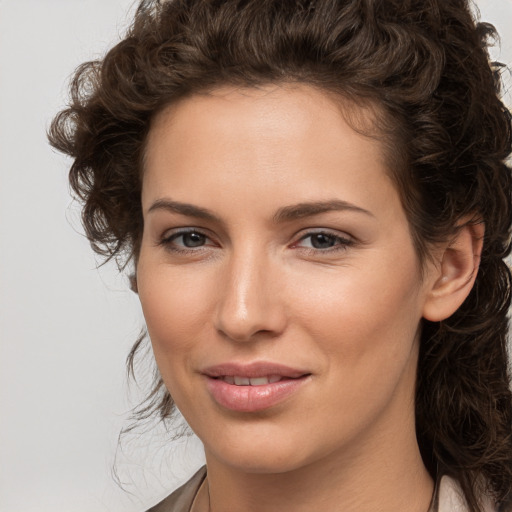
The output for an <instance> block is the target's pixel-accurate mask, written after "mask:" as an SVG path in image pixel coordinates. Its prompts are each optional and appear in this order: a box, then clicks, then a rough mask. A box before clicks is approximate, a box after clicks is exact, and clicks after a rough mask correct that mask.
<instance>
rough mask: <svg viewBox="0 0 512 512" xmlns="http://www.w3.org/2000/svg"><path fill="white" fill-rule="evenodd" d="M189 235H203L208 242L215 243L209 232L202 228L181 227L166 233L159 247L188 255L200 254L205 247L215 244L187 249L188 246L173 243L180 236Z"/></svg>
mask: <svg viewBox="0 0 512 512" xmlns="http://www.w3.org/2000/svg"><path fill="white" fill-rule="evenodd" d="M189 233H197V234H198V235H202V236H204V237H205V238H206V240H209V241H210V242H212V241H213V239H212V237H211V236H210V235H208V233H207V230H204V229H202V228H196V227H194V226H187V227H181V228H172V229H168V230H166V231H164V233H163V234H162V236H161V237H160V239H159V240H158V242H157V245H159V246H163V247H164V248H166V249H168V250H170V251H173V252H178V253H180V252H181V253H187V252H198V251H201V250H202V249H204V248H205V247H211V246H212V245H215V243H213V244H208V243H206V244H205V245H202V246H198V247H186V246H177V245H174V246H173V242H174V240H175V239H177V238H179V237H180V236H183V235H187V234H189Z"/></svg>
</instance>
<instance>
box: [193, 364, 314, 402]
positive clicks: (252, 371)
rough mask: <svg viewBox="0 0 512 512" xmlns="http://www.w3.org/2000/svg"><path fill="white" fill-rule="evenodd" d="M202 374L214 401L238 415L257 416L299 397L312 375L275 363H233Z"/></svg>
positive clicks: (212, 368)
mask: <svg viewBox="0 0 512 512" xmlns="http://www.w3.org/2000/svg"><path fill="white" fill-rule="evenodd" d="M202 373H203V375H204V376H205V377H206V388H207V390H208V392H209V394H210V396H211V398H212V399H213V401H214V402H216V403H217V405H220V406H221V407H222V408H224V409H229V410H231V411H236V412H257V411H262V410H265V409H270V408H272V407H274V406H276V405H278V404H281V403H283V402H285V401H286V400H288V399H291V398H292V397H293V396H295V395H297V394H298V393H299V391H300V389H302V388H303V386H304V385H305V384H306V383H307V382H310V380H311V379H310V377H311V375H312V374H311V373H310V372H307V371H304V370H300V369H295V368H290V367H287V366H283V365H278V364H273V363H252V364H249V365H239V364H231V363H230V364H223V365H218V366H214V367H210V368H208V369H206V370H205V371H203V372H202Z"/></svg>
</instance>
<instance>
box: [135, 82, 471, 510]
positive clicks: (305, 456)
mask: <svg viewBox="0 0 512 512" xmlns="http://www.w3.org/2000/svg"><path fill="white" fill-rule="evenodd" d="M338 101H339V100H338ZM354 108H356V107H354ZM341 112H342V111H341V110H340V108H339V106H338V105H337V104H336V103H335V102H334V100H333V99H332V98H330V97H329V96H327V95H326V94H325V93H323V92H321V91H318V90H316V89H314V88H312V87H309V86H305V85H300V86H294V87H292V86H281V87H277V86H268V87H264V88H262V89H258V90H256V89H233V88H220V89H218V90H216V91H215V92H213V93H211V94H209V95H200V96H199V95H196V96H192V97H190V98H187V99H185V100H182V101H180V102H179V103H177V104H174V105H172V106H169V107H167V108H166V109H165V110H164V111H162V112H161V113H160V114H158V115H157V116H156V118H155V119H154V122H153V124H152V127H151V130H150V133H149V136H148V143H147V149H146V155H145V157H146V158H145V167H144V174H143V191H142V206H143V212H144V232H143V238H142V244H141V251H140V255H139V260H138V267H137V285H138V292H139V296H140V300H141V303H142V307H143V311H144V315H145V318H146V321H147V326H148V330H149V334H150V337H151V340H152V343H153V349H154V354H155V358H156V361H157V364H158V367H159V370H160V372H161V374H162V377H163V379H164V381H165V384H166V386H167V388H168V390H169V392H170V393H171V395H172V397H173V399H174V400H175V402H176V404H177V406H178V408H179V409H180V411H181V412H182V413H183V415H184V417H185V418H186V420H187V421H188V423H189V425H190V426H191V428H192V429H193V430H194V431H195V432H196V434H197V435H198V436H199V438H200V439H201V440H202V441H203V443H204V446H205V453H206V460H207V467H208V486H207V487H205V488H204V489H206V490H204V492H202V493H201V495H200V496H199V499H198V502H197V506H196V510H208V499H207V498H208V497H207V491H208V492H209V495H210V499H211V510H212V511H214V512H218V511H223V512H230V511H232V512H240V511H247V512H249V511H256V510H258V511H259V512H262V511H265V512H270V511H274V510H275V511H277V510H279V511H282V510H294V511H296V512H302V511H311V510H323V511H327V512H328V511H341V510H343V511H345V512H347V511H348V512H350V511H354V512H355V511H357V512H365V511H368V512H369V511H371V512H376V511H382V512H385V511H389V512H391V511H393V512H397V511H404V512H405V511H407V512H414V511H417V512H420V511H421V512H426V511H427V509H428V507H429V503H430V500H431V496H432V491H433V483H432V480H431V478H430V476H429V474H428V472H427V471H426V469H425V467H424V465H423V462H422V460H421V457H420V454H419V450H418V446H417V442H416V437H415V424H414V386H415V379H416V365H417V358H418V339H419V329H420V322H421V318H422V317H423V316H430V317H431V318H433V319H434V317H435V316H436V314H439V315H441V316H442V315H443V314H446V311H445V310H446V307H445V308H444V309H443V308H441V311H438V310H436V306H435V305H434V301H435V300H437V301H439V297H440V296H442V295H443V292H442V291H440V290H444V289H445V288H446V286H447V284H446V283H447V281H450V280H451V282H453V280H454V278H460V279H461V280H462V279H463V276H462V273H463V270H464V271H465V267H464V269H463V268H462V266H460V265H459V267H460V268H459V267H457V265H458V264H457V261H458V260H457V258H456V257H455V256H453V255H454V254H455V255H456V254H457V251H456V250H453V251H452V252H450V253H449V254H450V255H452V260H453V261H452V260H450V258H447V260H446V262H444V260H443V261H442V262H440V263H439V264H438V265H430V266H427V267H426V269H425V270H424V273H423V276H422V273H421V268H420V264H419V260H418V257H417V254H416V253H415V250H414V247H413V243H412V239H411V234H410V231H409V226H408V222H407V218H406V216H405V213H404V211H403V209H402V206H401V202H400V198H399V195H398V193H397V190H396V188H395V186H394V184H393V182H392V181H391V179H390V178H389V173H388V170H387V168H386V162H385V158H384V152H383V148H382V147H381V146H380V144H379V142H378V141H376V140H374V139H371V138H368V137H365V136H363V135H361V134H358V133H356V132H355V131H354V130H353V129H352V128H351V127H350V126H349V124H347V122H346V121H345V119H344V117H343V115H342V113H341ZM358 115H359V116H360V118H361V119H362V120H363V121H371V120H370V119H368V117H367V116H368V115H369V114H368V112H365V111H360V112H358ZM365 116H366V118H365ZM165 201H167V202H168V201H174V202H180V203H187V204H191V205H193V206H195V207H198V208H202V209H207V210H208V211H209V212H210V213H211V214H213V215H214V216H215V218H201V217H198V216H197V215H196V214H195V213H194V212H192V211H183V209H182V211H181V212H177V211H175V210H174V209H173V208H168V207H166V206H165V204H164V203H165ZM332 201H343V202H344V206H345V207H344V208H341V209H339V208H337V209H334V210H330V211H325V212H322V213H316V214H311V212H309V213H310V214H308V215H306V214H304V215H303V216H290V217H289V218H286V219H281V220H280V221H277V222H276V220H275V216H276V212H278V211H280V210H281V211H282V209H283V208H287V207H290V206H291V205H297V204H298V203H300V204H302V203H310V202H332ZM347 204H348V205H349V206H350V207H349V208H347V207H346V206H347ZM337 206H340V205H337ZM342 206H343V205H342ZM303 213H307V212H303ZM183 228H194V229H195V230H197V232H199V233H200V235H193V237H194V236H195V239H194V240H195V241H196V242H197V243H198V244H199V245H196V246H194V247H186V246H185V244H188V245H190V240H191V239H190V236H188V237H183V236H180V234H179V231H180V229H183ZM319 232H324V233H326V234H327V240H328V241H329V243H331V244H333V245H332V247H330V248H326V247H325V246H322V247H321V248H318V241H319V238H318V233H319ZM173 235H174V236H173ZM315 235H316V237H315ZM320 240H322V241H324V242H325V240H326V238H324V239H321V237H320ZM471 240H472V237H471V236H469V242H468V243H469V244H470V245H471V243H472V242H471ZM314 244H316V247H314ZM453 262H455V263H454V264H452V263H453ZM473 268H474V266H473ZM444 271H449V272H451V274H450V276H449V279H445V278H444V277H443V276H442V273H443V272H444ZM467 281H468V280H467V279H466V280H465V281H464V282H466V283H467ZM461 286H462V285H461ZM443 287H444V288H443ZM455 288H456V287H454V286H452V288H451V289H450V290H451V291H452V292H453V290H454V289H455ZM457 290H459V291H460V287H459V288H457ZM447 293H448V291H447V292H446V293H445V296H446V294H447ZM450 293H451V292H450ZM464 294H465V292H464V293H461V296H462V295H464ZM464 296H465V295H464ZM452 302H453V301H452ZM450 307H452V309H453V308H454V307H455V306H454V305H453V304H452V303H450ZM438 309H439V308H438ZM427 313H428V314H427ZM227 361H236V362H239V363H249V362H253V361H273V362H279V363H283V364H286V365H288V366H291V367H294V368H300V369H306V370H307V371H308V372H309V373H310V374H311V376H310V377H309V378H308V379H307V382H305V383H304V384H303V385H302V386H301V387H300V389H299V390H298V391H297V392H296V393H294V394H293V395H292V396H290V397H288V398H287V399H286V400H284V401H283V402H282V403H279V404H278V405H277V406H274V407H271V408H269V409H267V410H264V411H260V412H249V413H247V412H234V411H231V410H227V409H225V408H223V407H221V406H219V404H217V403H216V402H215V401H214V400H213V399H212V397H211V395H210V394H209V392H208V390H207V388H206V384H205V377H204V375H202V370H203V369H204V368H205V367H208V366H211V365H215V364H219V363H224V362H227ZM208 487H209V489H208Z"/></svg>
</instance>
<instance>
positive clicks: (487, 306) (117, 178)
mask: <svg viewBox="0 0 512 512" xmlns="http://www.w3.org/2000/svg"><path fill="white" fill-rule="evenodd" d="M495 35H496V34H495V31H494V28H493V27H492V26H490V25H488V24H485V23H476V22H475V20H474V18H473V16H472V14H471V12H470V8H469V5H468V0H168V1H164V2H158V1H155V0H153V1H151V0H143V1H142V2H141V4H140V6H139V8H138V10H137V13H136V15H135V19H134V21H133V24H132V26H131V27H130V29H129V30H128V32H127V34H126V36H125V38H124V39H123V40H122V41H121V42H120V43H119V44H117V45H116V46H115V47H114V48H113V49H111V50H110V51H109V52H108V54H107V55H106V57H105V58H104V59H102V60H97V61H93V62H87V63H85V64H83V65H82V66H81V67H80V68H79V69H78V70H77V72H76V74H75V76H74V79H73V81H72V84H71V104H70V106H69V108H67V109H66V110H64V111H62V112H61V113H59V114H58V115H57V116H56V118H55V119H54V121H53V123H52V125H51V128H50V131H49V139H50V142H51V144H52V145H53V146H54V147H55V148H57V149H59V150H60V151H62V152H64V153H67V154H68V155H70V156H71V157H72V158H73V159H74V161H73V164H72V166H71V170H70V183H71V186H72V188H73V190H74V192H75V193H76V195H77V196H78V198H79V199H80V200H81V201H82V202H83V205H84V208H83V223H84V227H85V232H86V234H87V236H88V238H89V240H90V242H91V244H92V246H93V248H94V250H95V251H97V252H98V253H99V254H101V255H103V256H105V258H107V259H110V258H113V257H115V258H121V262H122V264H123V265H125V264H126V263H128V262H133V263H134V264H135V265H136V262H137V257H138V253H139V249H140V240H141V235H142V230H143V219H142V211H141V202H140V194H141V170H142V164H143V154H144V147H145V141H146V138H147V134H148V131H149V130H150V126H151V120H152V118H153V117H154V116H155V114H156V113H157V112H159V111H160V110H161V109H162V108H163V107H164V106H166V105H168V104H170V103H172V102H176V101H177V100H179V99H180V98H183V97H185V96H188V95H192V94H196V93H204V92H208V91H211V90H213V89H215V88H217V87H219V86H221V85H226V84H231V85H238V86H244V87H247V86H248V87H253V86H259V85H264V84H269V83H272V84H280V83H286V82H295V83H304V84H309V85H312V86H315V87H318V88H320V89H322V90H324V91H326V92H328V93H334V94H337V95H338V96H339V97H342V98H349V99H351V100H353V101H355V102H364V103H366V104H367V103H371V104H374V105H377V106H378V108H379V111H382V112H383V115H382V116H380V117H378V118H377V119H376V128H377V129H378V130H379V132H380V133H381V135H382V138H383V140H384V141H385V142H386V143H387V144H388V146H389V147H390V148H392V154H393V158H392V159H390V161H389V162H388V163H389V166H390V173H391V174H392V176H393V178H394V180H395V183H396V185H397V189H398V191H399V193H400V196H401V200H402V203H403V206H404V209H405V211H406V213H407V216H408V220H409V223H410V226H411V232H412V234H413V239H414V243H415V246H416V249H417V252H418V255H419V257H420V259H422V260H423V259H424V257H428V254H429V247H431V244H433V243H436V242H439V241H441V240H446V239H447V238H448V237H449V236H450V235H452V234H453V232H454V229H455V228H456V226H457V224H458V223H459V222H460V220H461V219H464V218H468V216H472V218H473V219H478V221H481V222H483V223H484V224H485V239H484V248H483V254H482V258H481V264H480V270H479V273H478V276H477V278H476V283H475V285H474V288H473V290H472V292H471V294H470V295H469V297H468V298H467V300H466V301H465V302H464V304H463V305H462V306H461V307H460V309H459V310H458V311H457V312H456V313H455V314H454V315H453V316H451V317H450V318H448V319H447V320H444V321H442V322H439V323H432V322H427V321H425V322H424V325H423V329H422V336H421V346H420V357H419V364H418V376H417V390H416V423H417V436H418V442H419V444H420V448H421V450H422V455H423V458H424V461H425V464H426V465H427V467H428V468H429V470H430V471H431V473H432V474H433V476H434V477H435V476H436V473H437V472H438V471H442V472H444V473H448V474H450V475H452V476H454V477H455V478H456V479H457V480H458V481H459V482H460V484H461V486H462V489H463V491H464V493H465V496H466V499H467V502H468V504H469V509H470V510H471V511H472V512H480V510H481V507H480V505H479V499H478V496H479V494H480V493H481V492H487V493H489V494H491V495H492V496H493V497H494V498H495V500H496V502H497V503H499V504H501V505H502V507H503V510H510V505H507V503H509V502H510V501H511V497H512V396H511V392H510V388H509V384H510V375H509V366H508V358H507V332H508V321H507V312H508V308H509V306H510V301H511V274H510V270H509V268H508V267H507V265H506V263H505V261H504V258H505V257H506V256H507V255H508V254H509V252H510V249H511V223H512V206H511V204H512V187H511V184H512V179H511V172H510V167H509V166H508V165H507V158H508V156H509V154H510V152H511V150H512V129H511V117H510V113H509V111H508V110H507V109H506V108H505V107H504V105H503V104H502V102H501V101H500V99H499V89H500V76H499V75H500V73H499V71H500V67H499V65H497V64H493V63H490V62H489V55H488V51H487V46H488V42H489V39H490V38H492V37H494V36H495ZM389 153H390V154H391V152H389ZM141 342H142V338H141V339H139V340H138V341H137V343H136V344H135V346H134V347H133V349H132V352H131V354H130V357H129V365H131V367H132V369H133V359H134V356H135V354H136V352H137V351H138V349H139V348H140V347H141ZM172 409H173V402H172V398H171V397H170V395H169V393H168V392H167V390H166V389H165V387H164V385H163V382H162V380H161V378H160V377H159V376H158V375H157V377H156V381H155V384H154V387H153V389H152V390H151V392H150V394H149V397H148V402H147V403H146V405H145V406H143V407H142V408H141V409H140V410H139V413H140V415H141V416H146V417H148V416H149V415H150V414H152V413H153V412H156V411H158V412H159V414H160V415H161V418H162V419H164V420H165V419H167V418H169V417H170V415H171V412H172ZM482 482H485V485H484V487H482Z"/></svg>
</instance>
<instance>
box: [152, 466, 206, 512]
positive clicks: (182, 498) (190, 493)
mask: <svg viewBox="0 0 512 512" xmlns="http://www.w3.org/2000/svg"><path fill="white" fill-rule="evenodd" d="M205 476H206V466H203V467H202V468H201V469H200V470H199V471H198V472H197V473H196V474H195V475H194V476H193V477H192V478H191V479H190V480H188V481H187V482H186V483H185V484H183V485H182V486H181V487H179V488H178V489H176V490H175V491H174V492H173V493H172V494H171V495H169V496H167V498H165V499H163V500H162V501H161V502H160V503H157V504H156V505H155V506H154V507H151V508H150V509H149V510H148V511H147V512H189V510H190V507H191V506H192V502H193V501H194V498H195V496H196V494H197V491H198V489H199V487H200V486H201V484H202V483H203V480H204V478H205Z"/></svg>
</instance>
